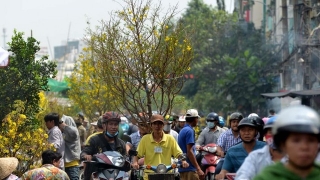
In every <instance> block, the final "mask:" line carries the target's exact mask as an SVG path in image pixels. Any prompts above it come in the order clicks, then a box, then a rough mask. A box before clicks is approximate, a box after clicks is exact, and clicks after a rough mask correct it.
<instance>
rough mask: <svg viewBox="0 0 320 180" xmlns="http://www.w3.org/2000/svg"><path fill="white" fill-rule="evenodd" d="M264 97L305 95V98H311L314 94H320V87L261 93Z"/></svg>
mask: <svg viewBox="0 0 320 180" xmlns="http://www.w3.org/2000/svg"><path fill="white" fill-rule="evenodd" d="M261 96H262V97H265V98H267V99H272V98H276V97H278V98H283V97H292V98H295V97H303V98H311V97H314V96H320V89H319V90H302V91H287V92H276V93H263V94H261Z"/></svg>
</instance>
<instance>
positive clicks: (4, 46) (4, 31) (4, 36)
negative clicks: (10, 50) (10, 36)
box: [2, 28, 7, 49]
mask: <svg viewBox="0 0 320 180" xmlns="http://www.w3.org/2000/svg"><path fill="white" fill-rule="evenodd" d="M2 32H3V35H2V37H3V48H4V49H7V48H6V37H7V35H6V28H3V29H2Z"/></svg>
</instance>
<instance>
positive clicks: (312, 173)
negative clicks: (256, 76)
mask: <svg viewBox="0 0 320 180" xmlns="http://www.w3.org/2000/svg"><path fill="white" fill-rule="evenodd" d="M84 120H85V118H84V117H83V116H82V115H79V116H77V117H74V118H73V117H70V116H66V115H63V116H62V117H61V118H60V117H59V115H58V114H57V113H50V114H47V115H46V116H45V117H44V121H45V124H46V126H47V128H48V135H49V138H48V141H49V142H50V143H52V144H53V145H54V146H55V148H56V151H51V150H47V151H44V152H43V154H42V166H41V167H40V168H36V169H33V170H30V171H27V172H26V173H25V174H23V176H22V177H20V178H21V179H30V180H31V179H71V180H73V179H75V180H77V179H79V164H80V160H81V159H82V160H86V161H91V160H92V158H93V156H94V155H96V154H98V153H102V152H105V151H117V152H119V153H120V154H122V155H123V156H126V155H128V152H129V151H130V150H135V151H136V152H137V154H136V155H135V156H134V157H133V158H132V159H131V166H132V168H134V169H139V167H140V166H143V165H151V166H157V165H159V164H167V165H169V164H171V161H172V158H177V159H178V160H179V161H180V162H181V167H179V169H178V172H179V178H180V179H181V180H197V179H198V180H200V179H204V178H205V175H206V171H205V167H204V166H202V164H201V159H202V158H203V154H202V153H201V152H200V153H198V152H197V150H199V149H200V148H201V147H202V146H204V145H207V144H212V143H213V144H216V146H217V150H216V152H215V153H216V155H217V156H219V157H220V160H219V163H218V164H217V165H216V169H215V179H225V178H226V175H227V174H228V173H234V174H235V179H236V180H249V179H255V180H267V179H268V180H269V179H292V180H295V179H310V180H313V179H320V166H319V165H317V162H319V161H318V158H317V156H318V152H319V140H320V136H319V135H320V118H319V115H318V114H317V112H316V111H314V110H313V109H311V108H309V107H306V106H302V105H296V106H291V107H288V108H286V109H283V110H282V111H280V113H279V114H275V112H274V111H273V110H270V116H269V117H265V118H260V117H259V116H258V115H257V114H255V113H252V114H250V115H249V116H247V117H244V116H243V115H242V114H241V113H239V112H234V113H232V114H230V116H229V117H228V118H227V120H226V122H225V121H224V120H223V119H222V118H221V117H219V115H218V114H217V113H215V112H211V113H209V114H208V115H207V116H206V118H205V120H206V124H207V126H206V128H204V129H203V130H202V131H201V133H200V134H199V137H198V138H197V139H196V138H195V137H196V136H195V131H194V127H196V126H198V124H199V120H200V116H199V114H198V111H197V110H196V109H189V110H188V111H187V112H186V114H184V115H182V116H175V115H172V116H170V115H169V116H162V115H159V114H154V115H152V116H151V117H150V118H149V119H146V118H145V117H138V116H137V115H135V116H132V117H128V118H127V117H126V118H125V119H124V118H123V117H121V116H120V115H119V114H118V113H116V112H114V111H110V112H106V113H105V114H103V116H101V117H99V118H98V120H97V121H96V122H94V123H93V124H92V125H93V126H94V127H95V132H94V133H93V134H91V135H88V133H87V132H88V129H86V128H87V125H85V124H84ZM128 120H129V122H130V121H131V122H135V123H131V124H129V123H128ZM124 123H128V126H126V125H123V124H124ZM224 124H228V125H229V127H224ZM121 129H122V130H124V133H123V132H122V133H123V135H121V136H120V131H121ZM150 129H151V131H150ZM127 135H128V136H127ZM126 136H127V137H126ZM17 166H18V160H17V159H16V158H0V180H1V179H10V180H11V179H18V177H16V176H14V175H13V174H11V173H12V172H13V171H14V169H15V168H16V167H17ZM150 173H154V172H153V171H151V170H148V169H145V172H144V177H143V178H144V179H145V180H148V175H149V174H150Z"/></svg>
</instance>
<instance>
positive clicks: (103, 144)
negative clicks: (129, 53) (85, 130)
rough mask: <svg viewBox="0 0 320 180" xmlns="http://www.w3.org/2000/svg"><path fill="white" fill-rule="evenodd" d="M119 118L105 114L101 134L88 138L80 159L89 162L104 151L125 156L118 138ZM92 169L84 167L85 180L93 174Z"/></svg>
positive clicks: (124, 149) (124, 150)
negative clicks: (115, 152) (116, 152)
mask: <svg viewBox="0 0 320 180" xmlns="http://www.w3.org/2000/svg"><path fill="white" fill-rule="evenodd" d="M120 121H121V120H120V116H119V114H118V113H116V112H114V111H110V112H106V113H105V114H104V115H103V117H102V127H103V133H100V134H97V135H94V136H93V137H91V138H90V140H89V142H88V144H86V145H85V147H84V149H83V150H82V152H81V155H80V156H81V158H82V159H84V160H86V161H91V160H92V156H93V155H95V154H98V153H102V152H105V151H118V152H119V153H120V154H122V155H125V154H126V144H125V142H124V141H123V140H121V139H120V138H118V134H119V132H118V130H119V124H120ZM95 170H96V169H95V168H94V167H90V168H88V167H87V166H86V167H85V176H86V177H85V179H87V178H89V177H88V175H89V174H91V172H94V171H95Z"/></svg>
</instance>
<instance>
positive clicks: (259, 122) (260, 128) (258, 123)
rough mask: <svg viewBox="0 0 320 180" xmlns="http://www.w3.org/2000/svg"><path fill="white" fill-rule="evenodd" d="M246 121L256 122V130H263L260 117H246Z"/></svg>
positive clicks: (262, 122)
mask: <svg viewBox="0 0 320 180" xmlns="http://www.w3.org/2000/svg"><path fill="white" fill-rule="evenodd" d="M248 119H252V120H254V121H256V123H257V128H258V129H259V130H262V129H263V126H264V121H263V120H262V119H261V118H260V117H258V116H250V117H248Z"/></svg>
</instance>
